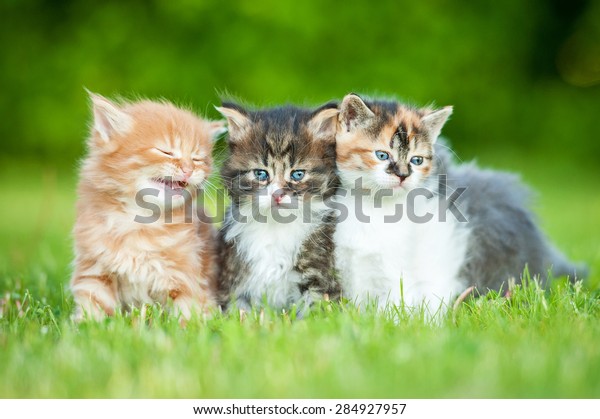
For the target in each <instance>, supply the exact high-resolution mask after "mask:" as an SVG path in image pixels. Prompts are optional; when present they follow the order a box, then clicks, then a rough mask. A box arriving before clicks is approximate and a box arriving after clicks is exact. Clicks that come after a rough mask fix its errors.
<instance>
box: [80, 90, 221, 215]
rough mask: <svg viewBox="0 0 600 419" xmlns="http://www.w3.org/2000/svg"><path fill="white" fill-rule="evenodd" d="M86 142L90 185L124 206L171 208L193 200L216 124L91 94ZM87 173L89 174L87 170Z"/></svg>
mask: <svg viewBox="0 0 600 419" xmlns="http://www.w3.org/2000/svg"><path fill="white" fill-rule="evenodd" d="M91 98H92V103H93V110H94V124H93V127H92V136H91V138H90V142H89V145H90V157H89V159H88V161H87V162H86V166H87V167H88V168H89V169H90V170H91V172H92V173H90V175H91V176H92V178H93V180H94V182H95V186H96V187H97V188H99V189H103V190H106V191H110V192H111V193H113V194H114V195H117V197H118V198H119V199H121V200H124V201H134V202H135V197H136V194H137V193H138V192H139V191H144V192H146V191H147V192H148V193H144V200H145V201H147V202H154V203H155V204H158V205H159V206H161V207H163V206H165V204H168V205H172V206H173V207H177V206H180V205H182V204H183V203H184V202H185V201H186V200H189V199H191V198H192V197H194V196H195V195H196V192H197V188H199V187H200V186H201V184H202V183H203V182H204V180H205V179H206V178H207V176H208V175H209V173H210V170H211V165H212V159H211V148H212V142H211V139H212V137H213V136H214V135H217V134H218V133H219V132H220V131H222V129H223V123H222V122H209V121H204V120H202V119H200V118H198V117H196V116H195V115H193V114H192V113H191V112H189V111H186V110H183V109H179V108H177V107H175V106H174V105H172V104H170V103H166V102H163V103H157V102H151V101H141V102H136V103H130V104H124V105H117V104H115V103H113V102H111V101H109V100H108V99H105V98H103V97H101V96H98V95H94V94H92V95H91ZM88 172H89V171H88Z"/></svg>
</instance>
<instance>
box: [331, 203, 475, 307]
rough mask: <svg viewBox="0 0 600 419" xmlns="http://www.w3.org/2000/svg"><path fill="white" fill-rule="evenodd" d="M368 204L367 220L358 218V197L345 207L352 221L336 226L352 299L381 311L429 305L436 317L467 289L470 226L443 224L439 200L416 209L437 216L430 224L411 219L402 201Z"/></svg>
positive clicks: (338, 250)
mask: <svg viewBox="0 0 600 419" xmlns="http://www.w3.org/2000/svg"><path fill="white" fill-rule="evenodd" d="M366 201H367V200H365V202H364V203H363V205H362V208H361V209H362V213H363V214H364V215H365V216H368V217H369V220H368V221H366V220H365V219H364V217H359V216H357V214H356V213H357V209H356V200H355V198H354V197H350V196H349V197H347V198H341V202H340V203H342V204H344V205H345V206H346V207H347V208H348V210H349V216H348V218H347V219H346V220H344V221H342V222H340V223H339V224H338V225H337V229H336V233H335V236H334V237H335V245H336V263H337V265H338V270H339V271H340V276H341V281H342V287H343V292H344V294H345V296H346V297H347V298H349V299H351V300H354V301H355V302H356V303H358V304H364V303H366V302H367V301H369V300H371V301H373V300H376V302H377V305H378V306H379V307H380V308H384V307H385V306H386V305H387V304H388V303H392V304H396V305H398V304H400V303H401V302H405V303H406V304H408V305H409V306H417V305H419V304H421V303H423V302H424V303H426V304H427V305H428V309H429V310H430V312H431V311H435V310H436V309H437V308H438V307H439V306H440V304H441V303H442V302H444V303H447V302H448V300H449V298H450V297H451V296H452V295H454V294H457V293H459V292H460V291H462V290H463V289H464V284H463V283H462V281H461V279H460V278H459V277H458V275H459V271H460V268H461V266H462V263H463V261H464V258H465V254H466V249H467V238H468V229H467V228H466V225H464V224H460V223H458V221H456V219H455V218H453V217H452V216H449V217H446V221H444V222H442V221H440V219H439V214H438V212H439V211H438V201H437V200H436V199H431V200H429V201H425V200H423V201H420V202H418V203H417V204H416V205H415V207H414V214H416V215H418V216H422V215H425V214H427V213H430V214H432V219H431V220H430V221H428V222H425V223H419V222H415V219H414V218H413V219H412V220H411V219H410V218H409V217H408V216H407V208H406V204H405V203H404V201H403V200H402V199H395V200H390V201H387V202H384V203H383V204H382V205H378V206H375V205H373V203H372V202H371V203H370V204H369V203H368V202H366ZM399 204H402V216H401V217H400V215H399V211H400V207H398V205H399ZM390 217H392V218H393V220H392V219H391V218H390Z"/></svg>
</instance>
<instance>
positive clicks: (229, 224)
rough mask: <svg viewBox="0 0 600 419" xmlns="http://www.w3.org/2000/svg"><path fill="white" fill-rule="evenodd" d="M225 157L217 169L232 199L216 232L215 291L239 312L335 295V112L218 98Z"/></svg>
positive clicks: (303, 304) (302, 303) (332, 107)
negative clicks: (219, 256) (256, 106)
mask: <svg viewBox="0 0 600 419" xmlns="http://www.w3.org/2000/svg"><path fill="white" fill-rule="evenodd" d="M218 110H219V111H220V112H221V113H222V114H223V116H225V117H226V118H227V121H228V125H229V137H228V144H229V151H230V153H229V156H228V158H227V160H226V161H225V163H224V165H223V169H222V171H221V174H222V177H223V180H224V183H225V186H226V188H227V191H228V193H229V195H230V197H231V205H230V207H229V209H228V212H227V214H226V218H225V221H224V225H223V228H222V231H221V236H222V240H223V263H224V266H223V271H222V275H221V281H220V289H221V293H222V295H223V296H227V297H228V298H227V300H232V301H235V303H236V305H237V307H238V308H240V309H246V310H248V309H250V307H251V306H252V305H260V304H262V303H263V302H266V303H267V304H268V305H269V306H271V307H273V308H278V309H280V308H286V307H289V306H290V305H292V304H295V303H297V304H298V305H299V307H300V309H301V310H302V311H301V312H300V313H302V312H304V310H305V309H306V308H308V307H309V306H310V304H311V303H312V302H314V301H316V300H320V299H323V298H324V295H325V294H328V295H329V297H330V298H337V297H338V296H339V293H340V290H339V284H338V282H337V279H336V277H335V275H334V265H335V264H334V254H333V232H334V230H335V220H334V218H333V214H332V211H331V210H330V209H329V208H328V206H327V204H326V200H327V199H329V198H330V197H331V196H332V195H333V194H334V192H335V190H336V186H337V184H338V179H337V177H336V175H335V126H336V120H337V113H338V110H337V108H336V106H335V105H325V106H323V107H321V108H319V109H317V110H315V111H310V110H306V109H300V108H296V107H292V106H286V107H278V108H274V109H268V110H259V111H248V110H245V109H243V108H242V107H240V106H238V105H235V104H232V103H224V104H223V106H222V107H220V108H218Z"/></svg>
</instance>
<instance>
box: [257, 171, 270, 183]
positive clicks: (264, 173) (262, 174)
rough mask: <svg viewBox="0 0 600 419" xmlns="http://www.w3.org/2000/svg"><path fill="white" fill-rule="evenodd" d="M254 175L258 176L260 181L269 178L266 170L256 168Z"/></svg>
mask: <svg viewBox="0 0 600 419" xmlns="http://www.w3.org/2000/svg"><path fill="white" fill-rule="evenodd" d="M254 177H256V180H258V181H260V182H265V181H267V180H269V173H267V171H266V170H262V169H255V170H254Z"/></svg>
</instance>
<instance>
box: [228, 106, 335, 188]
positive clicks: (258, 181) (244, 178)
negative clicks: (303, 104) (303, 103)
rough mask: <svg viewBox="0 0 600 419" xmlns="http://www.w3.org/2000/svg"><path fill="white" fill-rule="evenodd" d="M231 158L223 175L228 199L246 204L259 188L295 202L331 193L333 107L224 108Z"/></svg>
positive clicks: (333, 149)
mask: <svg viewBox="0 0 600 419" xmlns="http://www.w3.org/2000/svg"><path fill="white" fill-rule="evenodd" d="M219 111H220V112H221V113H222V114H223V115H224V116H225V117H226V118H227V120H228V125H229V128H228V129H229V137H228V142H229V149H230V155H229V157H228V159H227V160H226V162H225V164H224V166H223V169H222V175H223V179H224V181H225V185H226V186H227V188H228V190H229V192H230V194H231V196H232V197H233V198H242V199H251V197H252V196H253V195H255V194H256V193H257V192H259V191H262V190H264V189H268V193H269V194H271V195H272V194H273V193H275V195H277V193H279V194H283V195H284V196H287V197H289V198H290V199H292V198H298V197H300V199H301V198H302V197H304V198H306V196H307V194H308V195H311V196H316V197H320V198H326V197H328V196H330V195H331V194H333V193H334V191H335V186H336V182H337V178H336V175H335V129H336V122H337V115H338V110H337V107H336V105H335V104H328V105H325V106H323V107H321V108H319V109H317V110H314V111H313V110H307V109H302V108H297V107H293V106H285V107H278V108H273V109H266V110H259V111H248V110H245V109H244V108H242V107H240V106H238V105H235V104H231V103H224V104H223V106H222V107H221V108H219Z"/></svg>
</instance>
